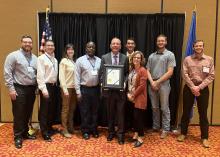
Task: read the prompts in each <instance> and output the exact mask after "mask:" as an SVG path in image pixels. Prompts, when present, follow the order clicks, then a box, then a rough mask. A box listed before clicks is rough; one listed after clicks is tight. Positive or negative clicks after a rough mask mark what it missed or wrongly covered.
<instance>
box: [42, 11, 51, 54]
mask: <svg viewBox="0 0 220 157" xmlns="http://www.w3.org/2000/svg"><path fill="white" fill-rule="evenodd" d="M49 11H50V8H47V9H46V21H45V24H44V28H43V33H42V38H41V45H40V53H44V46H45V42H46V40H52V32H51V28H50V23H49V16H48V13H49Z"/></svg>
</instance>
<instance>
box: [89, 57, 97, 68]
mask: <svg viewBox="0 0 220 157" xmlns="http://www.w3.org/2000/svg"><path fill="white" fill-rule="evenodd" d="M91 59H92V58H91ZM88 60H89V63H90V65H91V66H92V68H93V70H95V63H96V60H95V63H94V64H92V62H91V61H90V58H88Z"/></svg>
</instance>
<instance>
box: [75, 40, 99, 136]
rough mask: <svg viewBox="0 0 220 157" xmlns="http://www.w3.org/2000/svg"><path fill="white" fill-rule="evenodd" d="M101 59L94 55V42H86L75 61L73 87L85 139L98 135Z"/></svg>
mask: <svg viewBox="0 0 220 157" xmlns="http://www.w3.org/2000/svg"><path fill="white" fill-rule="evenodd" d="M100 64H101V59H100V58H98V57H96V56H95V43H94V42H91V41H90V42H88V43H87V44H86V54H85V55H84V56H82V57H80V58H78V59H77V61H76V72H75V89H76V94H77V99H78V101H79V103H80V104H79V109H80V115H81V131H82V136H83V138H84V139H85V140H88V139H89V138H90V133H91V134H92V135H93V137H94V138H98V137H99V133H98V130H97V116H98V104H99V93H100V89H99V78H98V73H99V69H100Z"/></svg>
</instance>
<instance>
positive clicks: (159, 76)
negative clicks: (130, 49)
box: [147, 34, 176, 139]
mask: <svg viewBox="0 0 220 157" xmlns="http://www.w3.org/2000/svg"><path fill="white" fill-rule="evenodd" d="M156 45H157V51H156V52H154V53H152V54H151V55H150V56H149V58H148V62H147V72H148V80H149V82H150V86H149V96H150V99H151V104H152V110H153V130H154V131H159V129H160V115H161V114H160V110H161V111H162V133H161V136H160V138H161V139H164V138H166V136H167V133H168V131H170V109H169V94H170V90H171V88H170V80H169V79H170V77H171V76H172V75H173V70H174V67H175V66H176V61H175V56H174V54H173V53H172V52H171V51H169V50H167V49H166V45H167V37H166V36H165V35H163V34H161V35H159V36H158V37H157V41H156Z"/></svg>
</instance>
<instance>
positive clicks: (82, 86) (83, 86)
mask: <svg viewBox="0 0 220 157" xmlns="http://www.w3.org/2000/svg"><path fill="white" fill-rule="evenodd" d="M80 87H81V88H98V87H99V86H98V85H97V86H85V85H81V86H80Z"/></svg>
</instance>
